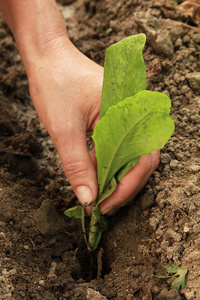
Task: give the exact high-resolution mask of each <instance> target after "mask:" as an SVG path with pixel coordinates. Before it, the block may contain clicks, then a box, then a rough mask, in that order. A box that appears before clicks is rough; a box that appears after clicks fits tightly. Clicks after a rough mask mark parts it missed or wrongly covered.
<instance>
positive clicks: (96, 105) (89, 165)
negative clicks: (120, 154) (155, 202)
mask: <svg viewBox="0 0 200 300" xmlns="http://www.w3.org/2000/svg"><path fill="white" fill-rule="evenodd" d="M56 52H57V55H55V54H54V55H53V57H51V56H50V57H48V58H47V61H46V62H45V63H44V62H42V64H41V67H40V68H38V67H37V72H31V76H30V77H31V79H30V81H29V82H30V91H31V97H32V99H33V102H34V105H35V108H36V110H37V112H38V115H39V117H40V120H41V121H42V123H43V124H44V126H45V127H46V129H47V131H48V132H49V134H50V136H51V138H52V140H53V142H54V144H55V146H56V148H57V150H58V153H59V155H60V158H61V161H62V165H63V168H64V171H65V174H66V176H67V178H68V180H69V182H70V183H71V185H72V187H73V189H74V191H75V193H76V195H77V197H78V199H79V201H80V203H81V204H82V205H83V206H87V205H90V204H91V203H93V202H94V201H95V200H96V197H97V193H98V186H97V179H96V166H95V164H96V160H95V155H94V154H95V153H94V151H93V152H92V154H91V156H90V155H89V153H88V149H87V144H86V132H87V131H92V130H93V128H94V126H95V124H96V123H97V122H98V120H99V112H100V101H101V89H102V80H103V69H102V68H101V67H100V66H98V65H96V64H95V63H94V62H92V61H90V60H89V59H88V58H86V57H85V56H84V55H83V54H81V53H80V52H79V51H78V50H77V49H76V48H75V47H74V46H73V45H72V44H71V43H70V42H69V41H68V42H67V43H66V49H65V46H64V47H62V48H61V49H59V48H58V49H57V51H56ZM33 74H35V75H33ZM55 99H56V101H55ZM158 164H159V151H155V152H153V153H151V154H148V155H146V156H143V157H141V159H140V161H139V163H138V164H137V165H136V166H134V167H133V168H132V169H131V171H130V172H129V173H128V174H126V176H125V177H124V178H123V179H122V180H121V181H120V182H119V184H118V186H117V189H116V190H115V191H114V193H113V194H112V195H111V196H110V197H108V198H107V199H106V200H105V201H103V202H102V203H101V205H100V209H101V211H102V213H106V214H111V213H113V212H114V211H115V210H117V209H118V208H119V207H121V206H124V205H125V204H127V203H128V202H129V201H130V200H131V199H133V198H134V197H135V196H136V195H137V194H138V193H139V191H140V190H141V189H142V188H143V187H144V186H145V184H146V183H147V181H148V179H149V177H150V176H151V174H152V173H153V171H154V170H155V169H156V168H157V166H158ZM91 209H92V208H91V207H90V208H87V209H86V211H87V212H88V213H89V214H90V213H91Z"/></svg>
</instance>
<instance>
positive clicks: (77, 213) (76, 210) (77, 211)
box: [64, 205, 84, 219]
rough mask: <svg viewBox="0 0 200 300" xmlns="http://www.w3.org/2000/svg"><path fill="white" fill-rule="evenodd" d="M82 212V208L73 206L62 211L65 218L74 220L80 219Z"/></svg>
mask: <svg viewBox="0 0 200 300" xmlns="http://www.w3.org/2000/svg"><path fill="white" fill-rule="evenodd" d="M83 213H84V210H83V208H82V206H80V205H78V206H74V207H72V208H69V209H67V210H65V211H64V214H65V216H67V217H70V218H74V219H82V216H83Z"/></svg>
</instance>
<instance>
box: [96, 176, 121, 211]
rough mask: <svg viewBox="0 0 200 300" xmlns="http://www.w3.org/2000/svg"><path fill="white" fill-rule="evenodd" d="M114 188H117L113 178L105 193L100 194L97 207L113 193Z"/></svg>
mask: <svg viewBox="0 0 200 300" xmlns="http://www.w3.org/2000/svg"><path fill="white" fill-rule="evenodd" d="M116 187H117V182H116V180H115V178H114V177H113V178H112V179H111V181H110V183H109V184H108V186H107V187H106V189H105V191H104V192H103V194H101V197H100V198H99V200H98V201H97V204H98V205H99V204H100V203H101V202H102V201H103V200H105V199H106V198H108V197H109V196H110V195H111V194H112V193H113V192H114V190H115V189H116Z"/></svg>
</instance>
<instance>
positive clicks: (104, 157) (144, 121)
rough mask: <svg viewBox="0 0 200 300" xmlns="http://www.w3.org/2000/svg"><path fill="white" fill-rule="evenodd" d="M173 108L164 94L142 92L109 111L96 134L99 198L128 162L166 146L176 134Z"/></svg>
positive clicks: (94, 136) (94, 138)
mask: <svg viewBox="0 0 200 300" xmlns="http://www.w3.org/2000/svg"><path fill="white" fill-rule="evenodd" d="M170 107H171V101H170V99H169V98H168V97H167V96H166V95H165V94H162V93H158V92H150V91H141V92H139V93H137V94H136V95H135V96H133V97H129V98H127V99H125V100H123V101H121V102H120V103H118V104H117V105H115V106H113V107H110V108H109V109H108V111H107V113H106V115H105V116H104V117H103V118H102V119H101V120H100V122H99V123H98V124H97V125H96V127H95V129H94V134H93V140H94V142H95V151H96V157H97V165H98V167H97V175H98V183H99V196H101V195H102V193H103V192H104V190H105V188H106V187H107V185H108V184H109V182H110V180H111V179H112V178H113V177H114V176H115V174H117V172H118V171H119V170H120V169H121V168H122V167H123V166H125V165H126V164H127V163H128V162H130V161H132V160H135V161H138V158H139V157H140V156H141V155H145V154H148V153H150V152H152V151H154V150H157V149H160V148H162V147H163V146H164V145H165V144H166V142H167V141H168V139H169V138H170V136H171V134H172V132H173V131H174V123H173V121H172V119H171V118H170V117H169V113H170Z"/></svg>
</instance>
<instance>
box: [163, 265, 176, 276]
mask: <svg viewBox="0 0 200 300" xmlns="http://www.w3.org/2000/svg"><path fill="white" fill-rule="evenodd" d="M164 268H165V269H166V270H167V272H168V273H169V274H175V273H176V272H177V270H178V269H179V267H178V266H176V265H173V264H171V265H165V266H164Z"/></svg>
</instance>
